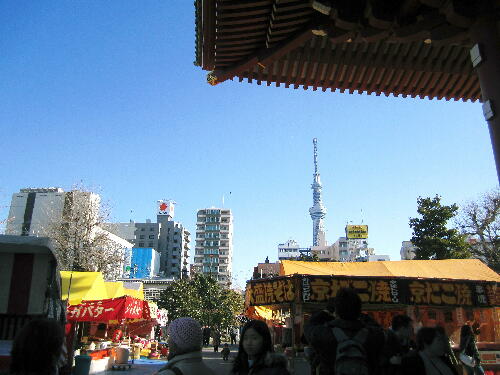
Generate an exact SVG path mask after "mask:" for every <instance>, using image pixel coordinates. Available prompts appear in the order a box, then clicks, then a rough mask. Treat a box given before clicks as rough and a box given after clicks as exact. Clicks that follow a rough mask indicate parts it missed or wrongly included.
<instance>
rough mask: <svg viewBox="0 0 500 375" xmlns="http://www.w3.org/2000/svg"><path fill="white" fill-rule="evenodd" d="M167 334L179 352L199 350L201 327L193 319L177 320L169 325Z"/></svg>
mask: <svg viewBox="0 0 500 375" xmlns="http://www.w3.org/2000/svg"><path fill="white" fill-rule="evenodd" d="M168 334H169V335H170V338H171V340H172V341H173V342H174V344H175V346H176V347H177V348H178V349H179V351H181V352H189V351H196V350H199V349H201V340H202V337H201V326H200V323H198V322H197V321H196V320H194V319H193V318H178V319H175V320H174V321H173V322H172V323H170V325H169V327H168Z"/></svg>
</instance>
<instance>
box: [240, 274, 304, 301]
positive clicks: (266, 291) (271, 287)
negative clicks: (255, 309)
mask: <svg viewBox="0 0 500 375" xmlns="http://www.w3.org/2000/svg"><path fill="white" fill-rule="evenodd" d="M248 298H249V304H250V306H259V305H274V304H280V303H290V302H293V301H294V300H295V285H294V280H293V279H292V278H284V279H274V280H265V281H261V280H259V281H252V282H251V283H250V287H249V289H248Z"/></svg>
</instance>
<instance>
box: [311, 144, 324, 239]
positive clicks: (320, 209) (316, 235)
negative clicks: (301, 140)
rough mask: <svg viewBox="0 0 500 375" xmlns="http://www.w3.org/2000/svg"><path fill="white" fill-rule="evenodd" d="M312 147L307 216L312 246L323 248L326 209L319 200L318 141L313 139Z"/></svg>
mask: <svg viewBox="0 0 500 375" xmlns="http://www.w3.org/2000/svg"><path fill="white" fill-rule="evenodd" d="M313 145H314V175H313V177H314V178H313V183H312V185H311V189H312V191H313V206H312V207H311V208H310V209H309V214H310V215H311V219H312V221H313V246H325V245H326V240H325V230H324V227H323V219H324V218H325V216H326V208H325V207H324V206H323V201H322V199H321V189H322V186H321V180H320V176H319V170H318V139H317V138H314V139H313Z"/></svg>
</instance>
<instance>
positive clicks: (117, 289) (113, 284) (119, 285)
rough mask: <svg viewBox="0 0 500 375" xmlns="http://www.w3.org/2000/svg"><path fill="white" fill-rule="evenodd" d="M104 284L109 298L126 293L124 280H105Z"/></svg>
mask: <svg viewBox="0 0 500 375" xmlns="http://www.w3.org/2000/svg"><path fill="white" fill-rule="evenodd" d="M104 285H105V286H106V292H107V293H108V298H117V297H121V296H124V295H125V294H126V292H125V288H124V287H123V281H105V282H104Z"/></svg>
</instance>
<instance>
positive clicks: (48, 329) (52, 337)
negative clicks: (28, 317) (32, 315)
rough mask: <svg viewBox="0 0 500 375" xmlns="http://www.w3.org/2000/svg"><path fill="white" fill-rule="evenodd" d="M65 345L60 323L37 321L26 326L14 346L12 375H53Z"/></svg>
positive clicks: (50, 320)
mask: <svg viewBox="0 0 500 375" xmlns="http://www.w3.org/2000/svg"><path fill="white" fill-rule="evenodd" d="M63 343H64V332H63V329H62V327H61V325H60V323H59V322H57V321H56V320H52V319H36V320H32V321H31V322H29V323H28V324H26V325H25V326H24V327H23V328H22V329H21V330H20V331H19V333H18V334H17V336H16V338H15V340H14V343H13V345H12V352H11V364H10V372H11V373H12V374H19V375H20V374H28V373H30V374H40V375H43V374H51V373H52V372H53V371H54V369H55V367H56V366H57V361H58V359H59V357H60V355H61V351H62V347H63Z"/></svg>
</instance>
